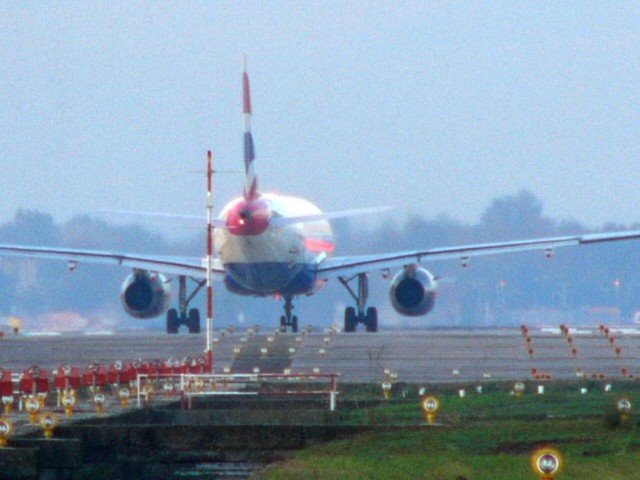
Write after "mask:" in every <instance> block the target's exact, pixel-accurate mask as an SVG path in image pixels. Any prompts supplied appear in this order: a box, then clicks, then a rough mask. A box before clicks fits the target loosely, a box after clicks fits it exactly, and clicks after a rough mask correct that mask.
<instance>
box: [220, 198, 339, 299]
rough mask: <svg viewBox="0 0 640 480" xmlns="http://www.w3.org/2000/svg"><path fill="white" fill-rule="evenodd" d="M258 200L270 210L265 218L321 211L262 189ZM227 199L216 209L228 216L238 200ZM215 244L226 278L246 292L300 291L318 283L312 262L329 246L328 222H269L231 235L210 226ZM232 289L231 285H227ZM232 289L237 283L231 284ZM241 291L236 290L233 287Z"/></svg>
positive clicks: (331, 249) (291, 293)
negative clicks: (256, 231)
mask: <svg viewBox="0 0 640 480" xmlns="http://www.w3.org/2000/svg"><path fill="white" fill-rule="evenodd" d="M260 200H261V201H263V202H264V203H266V204H267V205H268V207H269V210H270V212H271V217H270V220H273V221H274V222H277V219H278V218H282V217H283V218H291V217H301V216H309V215H316V214H321V213H322V212H321V210H320V209H319V208H318V207H316V206H315V205H313V204H312V203H310V202H308V201H307V200H304V199H301V198H295V197H285V196H280V195H277V194H264V195H261V196H260ZM242 201H243V199H242V198H238V199H235V200H233V201H231V202H229V203H228V204H227V205H226V206H225V207H224V209H223V210H222V212H221V214H220V219H221V220H225V221H226V220H227V218H228V215H229V212H230V211H232V210H233V209H234V207H235V206H236V205H238V204H239V203H240V202H242ZM215 248H216V252H217V254H218V257H219V258H220V260H221V262H222V264H223V266H224V268H225V271H226V272H227V276H228V277H229V278H228V282H227V286H228V287H229V282H230V283H231V284H232V285H238V286H239V287H241V289H242V290H244V292H242V293H244V294H247V295H259V296H262V295H273V294H282V295H300V294H304V293H311V292H313V291H314V290H316V289H317V288H318V286H319V285H318V283H317V282H316V280H315V273H314V270H315V266H316V265H317V263H318V262H319V261H320V260H321V259H322V258H324V257H326V256H327V255H329V254H330V253H331V252H332V251H333V248H334V244H333V233H332V231H331V226H330V225H329V222H328V221H326V220H320V221H315V222H305V223H293V224H287V225H284V226H274V225H272V224H271V222H270V224H269V225H268V226H267V227H266V229H265V230H264V231H263V232H261V233H259V234H257V235H234V234H233V233H231V232H230V231H229V229H226V228H220V229H217V230H216V231H215ZM231 289H233V288H231ZM236 290H237V289H236ZM236 293H240V292H236Z"/></svg>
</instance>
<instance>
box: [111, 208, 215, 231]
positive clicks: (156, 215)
mask: <svg viewBox="0 0 640 480" xmlns="http://www.w3.org/2000/svg"><path fill="white" fill-rule="evenodd" d="M100 213H103V214H113V215H119V216H126V217H130V218H131V219H133V218H136V217H138V218H143V219H147V220H164V221H167V220H172V221H181V222H184V223H189V224H194V225H196V226H198V227H203V228H204V227H206V221H207V219H206V218H205V217H204V216H200V215H179V214H175V213H161V212H137V211H134V210H102V211H101V212H100ZM211 223H213V226H214V227H216V228H220V227H224V226H225V221H224V220H220V219H219V218H213V219H211Z"/></svg>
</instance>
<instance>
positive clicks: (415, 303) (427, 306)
mask: <svg viewBox="0 0 640 480" xmlns="http://www.w3.org/2000/svg"><path fill="white" fill-rule="evenodd" d="M389 296H390V297H391V304H392V305H393V308H394V309H395V310H396V312H398V313H400V314H402V315H407V316H409V317H417V316H420V315H426V314H427V313H429V312H430V311H431V310H433V307H434V306H435V304H436V298H437V296H438V282H437V281H436V279H435V278H434V276H433V275H432V274H431V273H430V272H428V271H427V270H425V269H423V268H420V267H418V266H417V265H408V266H406V267H404V268H403V269H402V270H401V271H400V272H398V273H397V274H396V275H395V276H394V277H393V280H392V281H391V290H390V292H389Z"/></svg>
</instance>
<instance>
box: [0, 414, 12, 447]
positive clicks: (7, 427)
mask: <svg viewBox="0 0 640 480" xmlns="http://www.w3.org/2000/svg"><path fill="white" fill-rule="evenodd" d="M13 430H14V428H13V423H12V422H11V420H8V419H6V418H1V417H0V448H2V447H6V446H7V443H8V442H9V438H11V435H13Z"/></svg>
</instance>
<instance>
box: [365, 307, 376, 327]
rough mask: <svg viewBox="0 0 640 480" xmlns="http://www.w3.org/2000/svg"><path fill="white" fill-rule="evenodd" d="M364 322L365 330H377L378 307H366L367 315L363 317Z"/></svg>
mask: <svg viewBox="0 0 640 480" xmlns="http://www.w3.org/2000/svg"><path fill="white" fill-rule="evenodd" d="M364 324H365V325H366V327H367V332H377V331H378V309H377V308H376V307H369V308H367V316H366V317H365V319H364Z"/></svg>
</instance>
